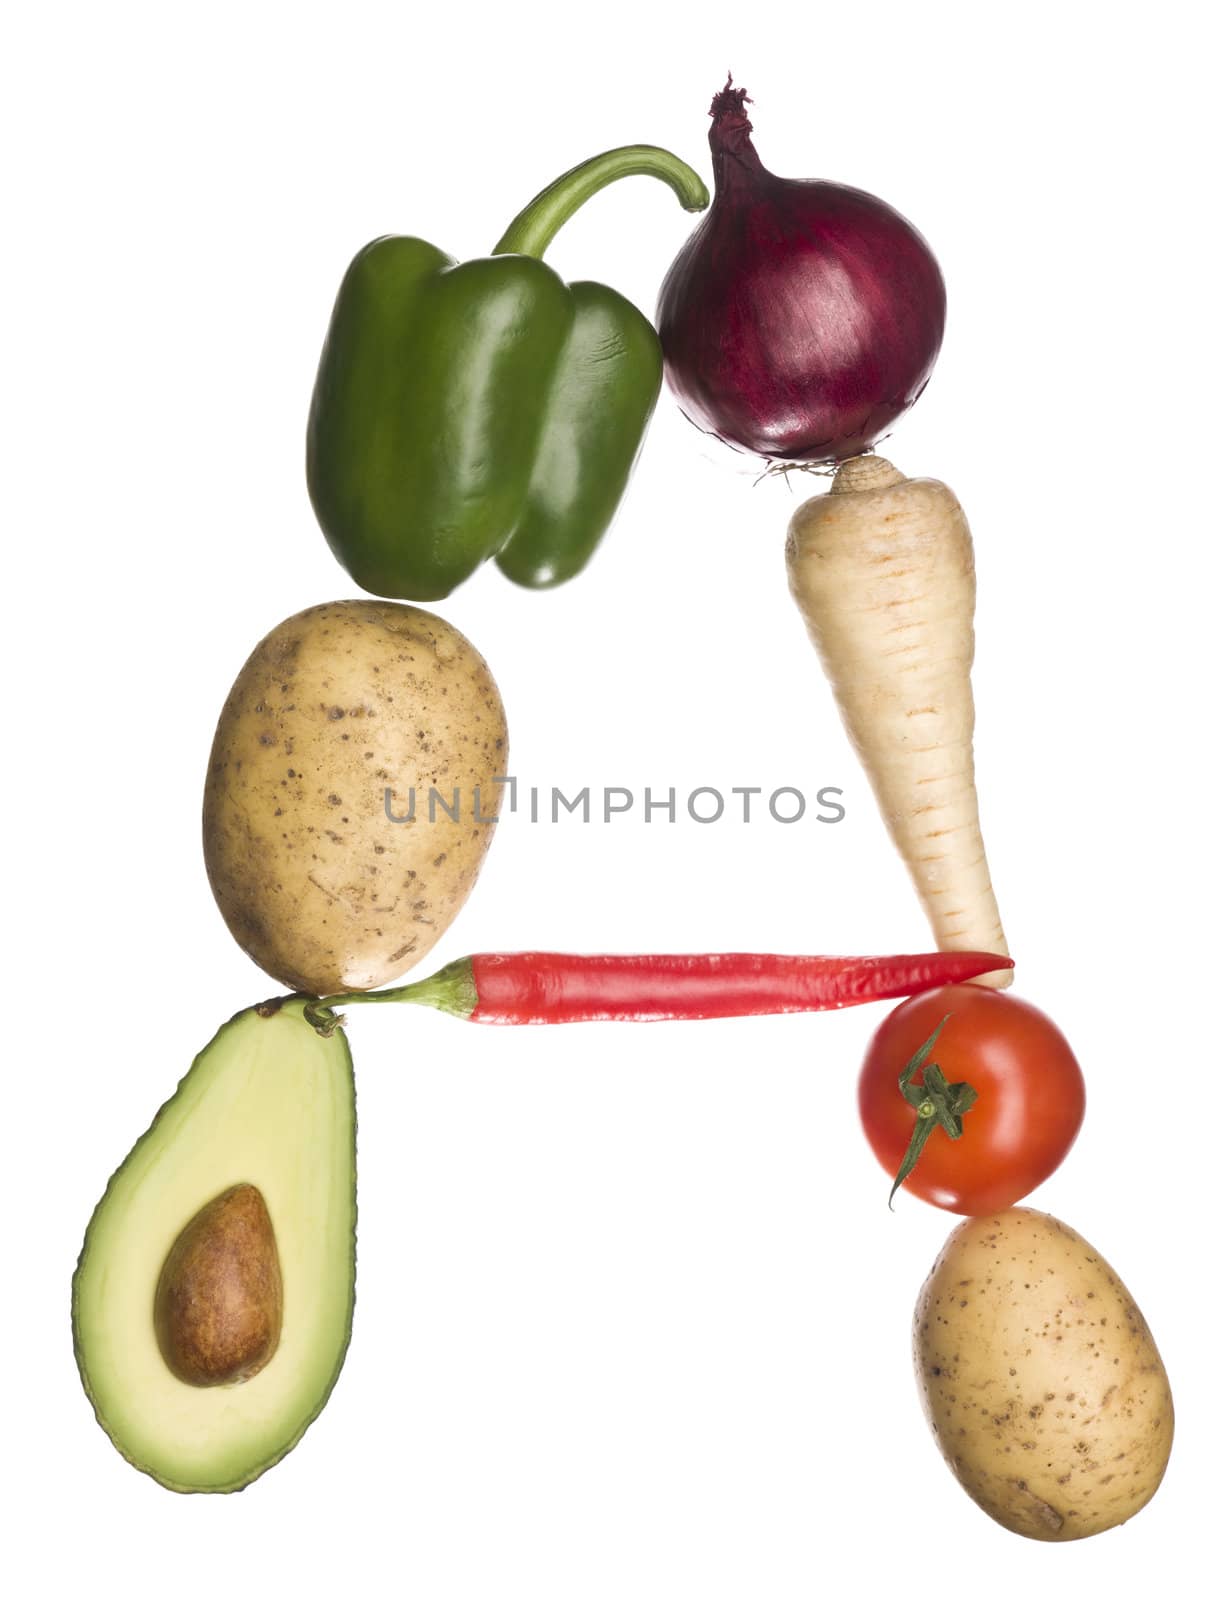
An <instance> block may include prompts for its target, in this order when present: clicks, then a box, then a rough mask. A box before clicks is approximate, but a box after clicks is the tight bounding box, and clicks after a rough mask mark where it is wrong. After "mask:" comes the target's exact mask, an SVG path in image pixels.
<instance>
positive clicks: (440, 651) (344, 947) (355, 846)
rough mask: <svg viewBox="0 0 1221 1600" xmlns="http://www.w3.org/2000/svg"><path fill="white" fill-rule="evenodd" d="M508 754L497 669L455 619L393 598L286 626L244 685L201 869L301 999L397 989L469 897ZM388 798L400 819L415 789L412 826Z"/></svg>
mask: <svg viewBox="0 0 1221 1600" xmlns="http://www.w3.org/2000/svg"><path fill="white" fill-rule="evenodd" d="M508 755H509V750H508V733H507V730H506V727H505V717H504V707H503V706H502V704H501V700H500V694H499V692H498V691H497V688H496V684H495V682H494V681H493V678H492V675H491V673H490V672H489V670H488V667H487V663H486V662H485V661H484V660H483V657H482V656H481V655H480V654H479V653H478V651H477V650H476V649H475V648H474V647H473V645H471V644H470V642H469V641H468V640H467V639H466V638H465V637H464V636H463V635H462V634H461V633H459V632H458V630H457V629H456V628H454V627H451V626H450V624H449V623H447V622H445V621H443V620H442V619H441V618H440V617H437V616H434V615H433V614H432V613H431V612H428V611H424V610H422V609H420V608H419V607H417V606H408V605H397V604H395V603H393V602H391V601H386V600H337V601H332V602H330V603H329V604H326V605H320V606H313V607H311V608H310V609H309V610H308V611H302V612H299V613H298V614H297V615H296V616H292V617H289V618H288V619H287V620H286V621H284V622H282V623H280V625H279V627H277V628H274V629H273V630H272V631H271V633H269V634H268V635H267V637H266V638H265V639H264V640H263V641H262V642H261V643H260V644H259V645H258V646H257V647H256V649H255V650H254V652H253V654H252V655H251V657H250V659H249V660H248V661H247V662H246V665H245V666H244V667H243V668H242V670H241V672H240V673H239V674H238V677H237V680H236V682H235V683H234V685H233V688H232V689H231V691H230V693H229V697H228V699H227V700H226V702H225V705H224V709H223V710H222V712H221V715H220V720H219V723H218V724H217V729H216V737H215V740H214V742H213V745H212V755H211V760H210V762H209V765H208V775H207V780H206V783H205V789H204V810H203V832H204V859H205V862H206V865H207V870H208V879H209V882H210V883H211V885H212V892H213V894H214V895H215V897H216V903H217V905H218V906H219V907H220V910H221V914H222V916H223V917H224V919H225V922H226V923H227V924H228V927H229V931H230V933H232V935H233V937H234V938H235V939H236V940H237V942H238V944H239V945H241V947H242V949H243V950H245V952H246V953H247V955H249V956H250V957H251V959H252V960H253V961H255V962H257V963H258V965H259V966H260V967H262V969H263V970H264V972H267V973H270V975H271V976H272V977H273V978H276V979H278V980H279V981H280V982H281V983H283V984H285V985H286V986H287V987H288V988H290V989H293V990H296V991H299V992H301V993H305V994H331V993H335V992H336V991H339V990H343V989H373V988H378V987H380V986H381V985H382V984H386V983H390V982H392V981H393V980H394V979H395V978H398V977H400V976H401V975H402V974H403V973H404V972H406V971H408V969H409V968H411V967H413V966H414V965H415V964H416V962H418V961H419V960H421V959H422V957H424V956H425V955H426V954H427V953H428V951H429V950H431V949H432V947H433V945H434V944H435V943H436V942H437V940H438V939H439V938H440V937H441V935H442V934H443V933H444V932H445V930H446V929H447V928H448V926H449V924H450V923H451V922H452V921H453V919H454V917H455V916H456V915H457V913H458V911H459V909H460V908H461V906H462V904H463V902H464V901H465V899H466V897H467V895H468V894H469V893H470V890H471V887H472V885H473V884H474V882H475V878H476V877H477V875H478V873H479V869H480V867H481V866H482V864H483V857H484V854H485V852H486V851H487V848H488V845H489V844H490V843H491V840H492V836H493V834H494V832H495V828H494V826H493V825H492V821H491V819H493V818H495V816H496V815H497V812H498V811H499V807H500V800H501V796H502V794H503V785H501V784H497V783H494V782H493V779H494V778H496V777H503V776H506V775H507V773H508V766H507V762H508ZM432 789H435V790H436V791H437V794H438V795H439V796H440V801H439V802H434V804H433V808H432V813H431V815H430V809H429V791H430V790H432ZM386 790H390V791H391V801H390V809H391V811H392V813H393V814H394V815H396V816H405V815H406V814H407V813H408V811H409V809H410V796H411V793H412V791H413V790H414V793H415V820H413V821H411V822H397V823H396V822H392V821H391V820H390V819H389V817H388V816H387V814H386V798H385V792H386ZM476 790H478V812H479V815H478V817H476V815H475V803H476ZM455 791H457V794H458V808H457V814H456V816H450V815H449V814H448V811H447V808H448V809H450V810H452V809H453V808H454V793H455ZM480 818H482V819H483V820H479V819H480Z"/></svg>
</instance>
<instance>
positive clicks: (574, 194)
mask: <svg viewBox="0 0 1221 1600" xmlns="http://www.w3.org/2000/svg"><path fill="white" fill-rule="evenodd" d="M632 177H646V178H660V179H661V181H662V182H663V183H668V184H669V185H670V187H671V189H673V190H674V193H675V194H676V195H677V196H678V198H679V202H680V203H681V205H682V207H683V210H684V211H703V209H704V208H705V206H706V205H707V204H708V189H707V186H706V185H705V183H704V180H703V179H702V178H701V177H700V175H699V173H697V172H695V171H694V170H693V169H692V168H691V167H689V166H688V165H687V163H686V162H685V161H680V160H679V159H678V157H677V156H675V155H671V154H670V152H669V151H668V150H662V149H660V148H659V147H658V146H657V145H655V144H625V145H621V146H620V147H619V149H617V150H607V151H605V152H604V153H603V154H602V155H600V156H593V157H591V159H590V160H588V161H582V162H581V164H580V166H579V167H573V168H572V170H571V171H570V172H566V173H564V175H563V176H562V177H560V178H557V179H556V180H555V182H554V183H552V184H548V186H547V187H546V188H545V189H544V190H543V191H542V192H541V194H536V195H535V197H534V199H533V200H531V201H530V203H529V204H528V205H527V206H526V207H525V208H524V209H523V210H521V211H519V212H518V213H517V215H516V216H515V217H514V218H513V220H512V222H510V224H509V226H508V228H507V229H506V230H505V232H504V235H503V237H502V238H501V240H500V243H499V244H498V245H497V246H496V248H495V250H493V251H492V254H493V255H496V256H541V255H542V254H543V252H544V251H545V250H546V248H547V246H548V245H549V244H550V243H551V241H552V239H554V238H555V236H556V234H557V233H558V232H559V230H560V229H561V228H562V227H563V226H564V224H565V223H566V222H567V221H568V219H569V217H570V216H572V214H573V212H574V211H576V210H578V209H579V208H580V207H581V206H583V205H584V204H585V202H586V201H587V200H588V199H589V198H590V196H591V195H595V194H597V192H598V190H599V189H605V187H606V185H607V184H608V183H614V182H616V180H617V179H619V178H632Z"/></svg>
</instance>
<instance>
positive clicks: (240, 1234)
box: [153, 1183, 284, 1389]
mask: <svg viewBox="0 0 1221 1600" xmlns="http://www.w3.org/2000/svg"><path fill="white" fill-rule="evenodd" d="M283 1314H284V1289H283V1283H282V1281H281V1276H280V1255H279V1251H278V1250H277V1248H276V1236H275V1231H274V1229H273V1228H272V1225H271V1217H270V1215H269V1214H268V1211H267V1204H266V1202H265V1201H264V1199H263V1196H262V1193H261V1192H260V1191H259V1190H258V1189H257V1188H255V1186H254V1185H253V1184H252V1183H238V1184H234V1185H233V1187H232V1188H230V1189H226V1190H225V1191H224V1193H223V1194H219V1195H217V1196H216V1198H215V1199H214V1200H209V1201H208V1203H207V1205H205V1206H203V1207H202V1208H201V1209H200V1210H199V1211H197V1212H196V1213H195V1215H194V1216H193V1217H192V1218H191V1220H190V1221H189V1222H188V1223H187V1225H186V1226H185V1227H184V1228H183V1230H182V1232H181V1233H180V1234H179V1235H178V1237H177V1239H176V1240H175V1241H174V1243H173V1245H172V1246H171V1248H170V1252H169V1254H168V1255H167V1256H166V1258H165V1264H164V1266H163V1267H162V1269H161V1276H160V1278H159V1279H158V1281H157V1292H156V1296H155V1298H154V1302H153V1324H154V1328H155V1330H156V1334H157V1345H158V1348H159V1349H160V1351H161V1356H162V1359H163V1360H164V1362H165V1364H166V1366H167V1367H168V1368H169V1369H170V1371H171V1372H172V1373H173V1374H174V1376H175V1377H176V1378H178V1379H180V1380H181V1381H182V1382H183V1383H188V1384H190V1385H192V1387H194V1388H197V1389H208V1388H215V1387H217V1386H219V1385H221V1384H231V1383H243V1382H245V1381H246V1379H248V1378H253V1377H254V1375H255V1373H257V1372H261V1371H262V1369H263V1368H264V1367H265V1366H266V1365H267V1363H268V1362H269V1361H270V1360H271V1358H272V1356H273V1355H274V1354H275V1352H276V1347H277V1345H278V1344H279V1342H280V1328H281V1324H282V1321H283Z"/></svg>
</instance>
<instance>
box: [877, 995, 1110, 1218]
mask: <svg viewBox="0 0 1221 1600" xmlns="http://www.w3.org/2000/svg"><path fill="white" fill-rule="evenodd" d="M943 1017H948V1018H949V1021H948V1022H946V1024H945V1026H944V1027H943V1028H942V1030H941V1033H940V1035H939V1037H938V1039H937V1043H936V1045H935V1046H934V1047H933V1051H932V1054H931V1056H930V1057H929V1060H930V1061H933V1062H936V1064H937V1065H938V1066H939V1067H940V1068H941V1070H942V1072H943V1073H944V1074H945V1078H946V1081H947V1082H949V1083H959V1082H965V1083H969V1084H970V1085H971V1086H972V1088H973V1089H974V1090H975V1091H976V1093H977V1095H978V1096H979V1098H978V1099H977V1100H976V1102H975V1104H974V1105H973V1106H972V1107H971V1109H970V1110H969V1111H967V1112H966V1113H965V1114H964V1116H963V1118H962V1137H961V1138H959V1139H951V1138H950V1136H949V1135H948V1134H947V1133H946V1132H945V1130H944V1129H943V1128H941V1127H937V1128H934V1130H933V1132H932V1133H931V1135H930V1136H929V1139H928V1142H927V1143H926V1144H925V1146H924V1149H923V1151H922V1152H921V1154H920V1158H919V1160H918V1161H917V1162H916V1165H915V1168H914V1170H913V1171H912V1172H911V1174H910V1175H909V1176H908V1178H907V1180H906V1182H905V1183H904V1185H903V1187H904V1188H905V1189H910V1190H911V1191H912V1193H913V1194H918V1195H919V1196H920V1198H921V1199H922V1200H927V1201H928V1202H929V1203H930V1204H931V1205H935V1206H941V1207H942V1208H943V1209H944V1210H946V1211H957V1212H960V1213H962V1214H963V1215H964V1216H980V1215H983V1214H985V1213H987V1212H989V1211H1001V1210H1003V1209H1004V1208H1005V1207H1006V1206H1011V1205H1014V1204H1016V1202H1017V1201H1019V1200H1021V1199H1022V1198H1023V1197H1024V1196H1025V1195H1028V1194H1029V1193H1030V1191H1031V1190H1032V1189H1034V1188H1036V1187H1037V1186H1038V1185H1039V1184H1040V1183H1042V1182H1043V1180H1044V1178H1046V1177H1048V1176H1049V1175H1050V1174H1051V1173H1053V1172H1054V1171H1055V1170H1056V1168H1057V1167H1058V1166H1059V1165H1060V1163H1061V1161H1063V1160H1064V1157H1065V1155H1066V1154H1067V1153H1068V1150H1069V1148H1070V1146H1071V1145H1072V1142H1073V1140H1074V1139H1075V1138H1076V1137H1077V1131H1078V1129H1079V1128H1080V1127H1081V1119H1082V1117H1083V1116H1084V1114H1085V1081H1084V1079H1083V1078H1082V1076H1081V1068H1080V1067H1079V1066H1078V1065H1077V1058H1076V1057H1075V1056H1074V1055H1073V1052H1072V1050H1071V1049H1070V1048H1069V1044H1068V1041H1067V1039H1065V1037H1064V1035H1063V1034H1062V1033H1061V1032H1060V1030H1059V1028H1057V1027H1056V1025H1055V1023H1054V1022H1052V1021H1051V1019H1050V1018H1049V1017H1047V1016H1045V1015H1044V1014H1043V1012H1041V1011H1039V1010H1038V1009H1037V1008H1036V1007H1035V1006H1032V1005H1028V1004H1027V1003H1026V1001H1024V1000H1016V999H1014V997H1013V996H1012V995H1008V994H1001V993H999V992H998V991H997V990H996V989H985V988H982V987H980V986H979V985H978V984H971V983H965V984H951V985H947V986H946V987H944V988H941V989H931V990H929V992H928V993H927V994H921V995H916V996H915V997H914V998H913V999H911V1000H905V1001H904V1002H903V1004H902V1005H901V1006H897V1007H896V1008H895V1010H894V1011H892V1012H891V1013H890V1015H889V1016H888V1017H887V1018H886V1020H885V1021H884V1022H883V1023H882V1025H881V1027H880V1028H879V1029H878V1031H877V1032H876V1033H875V1034H874V1036H873V1041H872V1043H871V1044H870V1046H869V1051H868V1054H867V1055H866V1057H865V1065H864V1066H863V1068H862V1069H861V1080H860V1086H859V1095H860V1111H861V1121H862V1123H863V1124H864V1127H865V1136H866V1138H868V1140H869V1143H870V1144H871V1145H872V1146H873V1153H874V1155H876V1156H877V1158H878V1160H879V1161H880V1162H881V1163H882V1165H883V1167H885V1169H886V1171H887V1172H888V1173H889V1174H890V1175H891V1177H892V1178H893V1177H894V1175H895V1174H896V1173H897V1172H898V1170H899V1163H900V1162H901V1161H902V1160H903V1156H904V1153H905V1151H906V1149H907V1146H908V1142H909V1141H910V1139H911V1136H912V1129H913V1127H914V1126H915V1122H916V1112H915V1109H914V1108H913V1107H912V1106H910V1105H909V1104H908V1103H907V1101H906V1100H905V1099H904V1097H903V1094H902V1091H901V1090H900V1088H899V1074H900V1073H901V1072H902V1071H903V1068H904V1067H905V1066H906V1064H907V1062H908V1061H910V1059H911V1058H912V1056H913V1055H915V1053H916V1051H917V1050H918V1049H919V1048H920V1046H921V1045H922V1044H923V1043H924V1042H925V1040H926V1039H928V1038H929V1036H930V1035H931V1034H932V1032H933V1030H934V1029H935V1028H936V1026H937V1024H938V1023H939V1022H940V1021H941V1019H942V1018H943ZM916 1080H917V1082H919V1081H920V1074H919V1073H917V1074H916Z"/></svg>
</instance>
